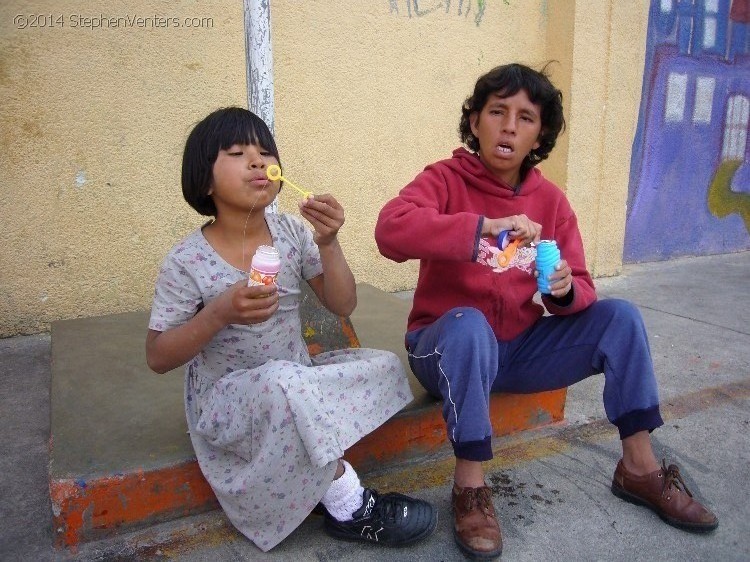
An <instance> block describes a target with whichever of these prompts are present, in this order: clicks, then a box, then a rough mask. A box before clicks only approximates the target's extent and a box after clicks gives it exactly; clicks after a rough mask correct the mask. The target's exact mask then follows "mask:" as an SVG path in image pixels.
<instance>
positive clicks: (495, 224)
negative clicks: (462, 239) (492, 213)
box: [482, 215, 542, 246]
mask: <svg viewBox="0 0 750 562" xmlns="http://www.w3.org/2000/svg"><path fill="white" fill-rule="evenodd" d="M503 230H509V231H510V238H511V240H519V239H520V240H521V245H522V246H528V245H529V244H531V243H532V242H533V243H535V244H537V243H539V240H541V237H542V225H541V224H539V223H538V222H534V221H532V220H531V219H530V218H529V217H527V216H526V215H513V216H512V217H503V218H501V219H490V218H487V217H485V218H484V223H483V224H482V236H493V237H496V236H498V235H499V234H500V233H501V232H502V231H503Z"/></svg>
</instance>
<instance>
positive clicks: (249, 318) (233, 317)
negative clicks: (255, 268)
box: [215, 279, 279, 325]
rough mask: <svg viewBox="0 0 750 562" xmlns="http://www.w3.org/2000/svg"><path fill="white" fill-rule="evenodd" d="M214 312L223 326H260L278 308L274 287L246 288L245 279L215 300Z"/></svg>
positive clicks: (276, 291) (277, 294)
mask: <svg viewBox="0 0 750 562" xmlns="http://www.w3.org/2000/svg"><path fill="white" fill-rule="evenodd" d="M215 302H216V312H217V314H218V315H219V317H220V318H221V319H222V322H223V323H224V324H225V325H228V324H260V323H261V322H265V321H266V320H268V319H269V318H271V316H273V315H274V313H275V312H276V310H277V309H278V308H279V293H278V289H277V287H276V285H273V284H271V285H257V286H253V287H248V286H247V279H245V280H243V281H238V282H237V283H235V284H234V285H232V286H231V287H229V289H227V290H226V291H224V292H223V293H222V294H221V295H220V296H219V297H218V298H217V299H216V301H215Z"/></svg>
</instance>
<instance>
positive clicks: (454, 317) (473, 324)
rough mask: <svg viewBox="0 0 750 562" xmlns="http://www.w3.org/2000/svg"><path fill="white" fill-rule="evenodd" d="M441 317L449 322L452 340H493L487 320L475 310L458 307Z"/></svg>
mask: <svg viewBox="0 0 750 562" xmlns="http://www.w3.org/2000/svg"><path fill="white" fill-rule="evenodd" d="M443 317H444V318H446V319H447V320H448V322H450V329H451V335H452V337H454V338H459V339H464V338H466V339H470V340H471V339H476V338H482V339H485V338H491V339H492V340H494V339H495V338H494V333H493V331H492V327H491V326H490V324H489V322H487V318H485V316H484V314H482V312H481V311H479V310H477V309H476V308H472V307H470V306H459V307H456V308H452V309H451V310H449V311H448V312H446V313H445V315H444V316H443Z"/></svg>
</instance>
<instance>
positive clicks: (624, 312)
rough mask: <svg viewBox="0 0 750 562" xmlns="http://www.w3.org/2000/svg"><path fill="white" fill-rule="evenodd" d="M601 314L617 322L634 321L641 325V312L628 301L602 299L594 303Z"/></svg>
mask: <svg viewBox="0 0 750 562" xmlns="http://www.w3.org/2000/svg"><path fill="white" fill-rule="evenodd" d="M595 304H596V305H597V307H598V309H599V310H600V311H601V312H604V313H606V314H607V315H609V316H610V317H612V318H616V319H617V320H618V321H625V322H626V321H634V322H636V323H639V324H640V323H641V322H642V318H641V311H640V310H638V307H637V306H636V305H634V304H633V303H632V302H630V301H626V300H623V299H602V300H600V301H596V303H595Z"/></svg>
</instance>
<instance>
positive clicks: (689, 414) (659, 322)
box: [0, 252, 750, 562]
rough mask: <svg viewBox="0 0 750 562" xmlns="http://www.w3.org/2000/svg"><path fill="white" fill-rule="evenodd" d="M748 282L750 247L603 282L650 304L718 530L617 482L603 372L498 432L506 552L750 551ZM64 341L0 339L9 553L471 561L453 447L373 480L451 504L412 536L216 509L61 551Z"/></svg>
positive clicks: (672, 453) (674, 409)
mask: <svg viewBox="0 0 750 562" xmlns="http://www.w3.org/2000/svg"><path fill="white" fill-rule="evenodd" d="M748 279H750V252H742V253H736V254H727V255H719V256H707V257H699V258H683V259H678V260H672V261H669V262H660V263H651V264H640V265H630V266H626V267H625V268H624V272H623V274H622V275H620V276H619V277H615V278H608V279H598V280H596V284H597V287H598V289H599V293H600V295H601V296H607V297H622V298H627V299H629V300H631V301H633V302H635V303H636V304H637V305H638V306H639V307H640V309H641V311H642V313H643V316H644V319H645V322H646V325H647V327H648V329H649V338H650V343H651V349H652V355H653V359H654V363H655V366H656V371H657V376H658V379H659V383H660V389H661V398H662V409H663V415H664V418H665V422H666V423H665V425H664V426H663V427H662V428H660V429H659V430H657V431H656V432H654V434H653V441H654V445H655V449H656V451H657V454H658V456H659V457H662V456H663V457H666V458H667V462H668V463H670V462H675V463H677V464H679V465H680V467H681V470H682V472H683V475H684V477H685V480H686V482H687V484H688V487H689V488H690V489H691V491H692V492H693V493H694V495H696V496H697V497H698V498H700V499H702V500H703V501H705V502H706V503H707V504H708V505H709V506H710V507H711V508H712V509H713V510H714V511H715V512H716V513H717V515H718V516H719V519H720V525H719V528H718V529H717V530H716V531H715V532H714V533H712V534H710V535H705V536H702V535H692V534H689V533H686V532H683V531H680V530H677V529H673V528H672V527H669V526H667V525H665V524H663V523H662V522H661V520H660V519H658V517H657V516H656V515H654V514H652V513H651V512H650V511H648V510H646V509H644V508H641V507H637V506H633V505H630V504H627V503H624V502H622V501H620V500H618V499H617V498H615V497H614V496H613V495H612V494H611V493H610V491H609V483H610V480H611V476H612V471H613V469H614V465H615V463H616V461H617V459H618V457H619V442H618V440H617V435H616V432H615V431H613V429H612V427H611V426H610V425H609V424H608V423H607V422H606V420H604V419H603V418H604V412H603V408H602V405H601V391H602V386H603V380H602V377H594V378H592V379H589V380H587V381H584V382H582V383H580V384H578V385H576V386H574V387H572V388H571V389H570V391H569V395H568V403H567V407H566V422H565V423H563V424H560V425H557V426H554V427H550V428H545V429H543V430H539V431H533V432H525V433H523V434H520V435H514V436H510V437H507V438H504V439H500V440H497V442H496V443H495V458H494V459H493V460H492V461H490V462H488V463H487V467H486V468H487V473H488V477H487V480H488V484H489V485H491V486H492V487H493V489H494V494H495V495H494V502H495V507H496V509H497V511H498V515H499V517H500V521H501V523H502V525H503V531H504V540H505V550H504V552H503V557H502V559H503V560H519V561H521V560H529V561H531V560H534V561H538V560H575V561H580V560H609V561H625V560H651V559H659V560H679V561H681V562H686V561H691V560H737V561H740V560H742V561H747V560H750V502H749V501H748V499H747V495H746V493H745V489H746V488H747V484H748V483H750V302H749V298H750V292H748V290H747V287H748ZM394 324H395V325H396V326H399V325H401V322H395V323H394ZM49 350H50V342H49V336H47V335H38V336H22V337H17V338H9V339H5V340H0V411H1V412H2V420H3V423H2V424H1V425H0V450H2V451H4V454H3V455H0V474H2V479H1V480H0V499H1V501H0V521H2V527H0V560H14V561H15V560H29V561H46V560H51V561H53V560H54V561H56V560H149V559H153V560H166V559H169V560H181V561H201V560H206V561H214V560H295V561H296V560H317V561H338V560H352V559H357V560H363V561H367V560H425V561H427V560H430V561H433V560H443V561H450V560H463V557H462V556H461V555H460V554H459V552H458V550H457V549H456V547H455V545H454V543H453V537H452V531H451V521H450V507H449V490H450V481H451V470H452V461H451V458H450V455H449V454H445V453H444V454H440V455H436V456H435V457H433V458H430V459H423V460H421V461H419V462H415V463H412V464H411V465H408V466H400V467H395V468H392V469H390V470H389V471H387V472H384V473H372V474H368V475H367V476H366V477H365V478H364V483H365V485H371V486H374V487H377V488H378V489H381V490H383V491H387V490H397V491H402V492H408V493H411V494H413V495H415V496H418V497H421V498H424V499H427V500H429V501H431V502H434V504H435V505H436V506H437V507H438V509H439V512H440V521H439V524H438V529H437V531H436V533H435V534H434V535H433V536H432V537H430V538H429V539H427V540H425V541H422V542H421V543H418V544H417V545H413V546H411V547H408V548H403V549H383V548H379V547H377V546H373V545H359V544H352V543H341V542H337V541H335V540H333V539H330V538H328V537H327V536H326V535H324V534H323V533H322V531H321V525H322V520H321V519H320V518H318V517H310V518H308V520H307V521H306V522H305V523H304V524H303V525H302V526H301V527H300V528H299V529H298V530H297V531H295V532H294V533H293V534H292V535H291V536H290V537H289V538H288V539H287V540H286V541H284V542H283V543H282V544H281V545H280V546H278V547H277V548H276V549H274V550H273V551H272V552H270V553H268V554H263V553H261V552H260V551H259V550H258V549H257V548H255V547H254V546H253V545H252V544H251V543H249V542H248V541H247V540H246V539H244V538H243V537H242V536H240V535H239V534H237V533H236V532H235V531H234V530H233V529H232V528H231V526H230V525H229V524H228V523H227V521H226V519H225V518H224V517H223V515H222V514H221V512H218V511H217V512H212V513H208V514H204V515H200V516H194V517H191V518H188V519H183V520H179V521H174V522H170V523H166V524H162V525H159V526H155V527H154V528H152V529H149V530H147V531H142V532H140V533H134V534H130V535H124V536H121V537H118V538H115V539H112V540H108V541H104V542H101V543H91V544H88V545H84V546H83V547H81V548H80V550H79V551H78V552H76V553H72V552H67V551H62V552H59V551H54V550H53V549H52V547H51V544H52V528H51V516H50V513H51V511H50V510H51V505H50V500H49V493H48V489H47V463H48V455H47V441H48V439H49V388H50V370H49V358H50V351H49Z"/></svg>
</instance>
